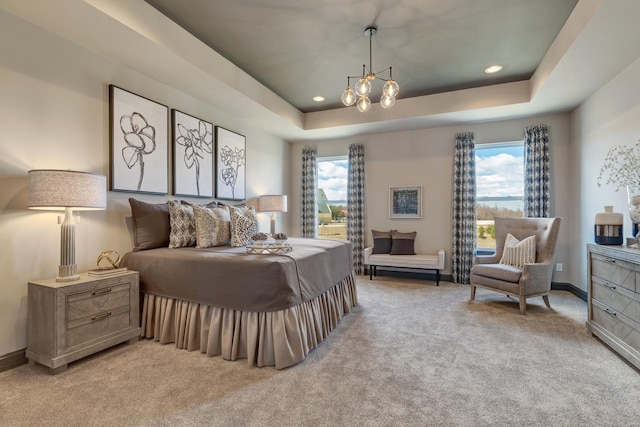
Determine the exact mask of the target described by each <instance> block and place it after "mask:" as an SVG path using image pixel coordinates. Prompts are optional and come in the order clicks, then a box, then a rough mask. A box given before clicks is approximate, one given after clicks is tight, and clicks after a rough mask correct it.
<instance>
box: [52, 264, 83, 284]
mask: <svg viewBox="0 0 640 427" xmlns="http://www.w3.org/2000/svg"><path fill="white" fill-rule="evenodd" d="M78 279H80V275H79V274H78V264H71V265H61V266H59V267H58V277H56V282H73V281H75V280H78Z"/></svg>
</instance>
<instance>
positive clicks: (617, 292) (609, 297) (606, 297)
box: [591, 277, 640, 324]
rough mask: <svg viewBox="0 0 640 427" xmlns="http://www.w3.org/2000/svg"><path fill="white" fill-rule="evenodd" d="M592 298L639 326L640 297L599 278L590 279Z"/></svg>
mask: <svg viewBox="0 0 640 427" xmlns="http://www.w3.org/2000/svg"><path fill="white" fill-rule="evenodd" d="M591 283H592V284H591V286H592V298H593V299H595V300H598V301H600V302H601V303H603V304H605V305H606V306H608V307H611V308H612V309H614V310H615V311H616V312H617V313H621V314H624V315H625V316H626V317H628V318H629V319H631V320H633V321H635V322H638V323H639V324H640V295H639V294H636V293H635V292H631V291H630V290H628V289H627V288H623V287H622V286H618V285H615V284H613V283H611V282H608V281H606V280H603V279H601V278H599V277H592V278H591Z"/></svg>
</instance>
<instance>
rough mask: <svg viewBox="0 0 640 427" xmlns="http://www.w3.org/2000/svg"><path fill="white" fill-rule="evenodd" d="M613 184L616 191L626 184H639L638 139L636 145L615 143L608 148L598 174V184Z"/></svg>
mask: <svg viewBox="0 0 640 427" xmlns="http://www.w3.org/2000/svg"><path fill="white" fill-rule="evenodd" d="M605 177H606V181H604V183H605V184H613V185H615V186H616V191H618V190H620V189H621V188H626V187H627V186H640V141H639V142H637V143H636V145H634V146H631V147H628V146H626V145H616V146H613V147H611V148H610V149H609V151H608V152H607V155H606V156H605V158H604V165H603V166H602V168H600V174H599V175H598V186H601V185H602V181H603V180H604V179H605Z"/></svg>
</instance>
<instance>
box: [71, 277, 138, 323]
mask: <svg viewBox="0 0 640 427" xmlns="http://www.w3.org/2000/svg"><path fill="white" fill-rule="evenodd" d="M129 288H130V286H129V283H120V284H117V283H116V284H108V285H107V286H101V287H99V288H96V289H93V290H90V291H85V292H79V293H74V294H69V295H68V296H67V322H72V321H74V320H76V319H80V318H82V317H86V316H91V315H93V314H96V313H102V312H106V311H109V310H112V309H115V308H118V307H123V306H125V307H126V306H129Z"/></svg>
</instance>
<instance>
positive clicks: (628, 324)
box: [592, 300, 640, 351]
mask: <svg viewBox="0 0 640 427" xmlns="http://www.w3.org/2000/svg"><path fill="white" fill-rule="evenodd" d="M592 302H593V309H592V321H593V322H595V323H597V324H599V325H600V326H602V327H603V328H604V329H606V330H607V331H609V332H610V333H611V334H612V335H614V336H615V337H617V338H619V339H620V340H622V341H623V342H624V343H626V344H627V345H628V346H630V347H632V348H633V349H634V350H636V351H640V323H637V322H634V321H633V320H631V319H629V318H628V317H626V316H625V315H623V314H621V313H618V312H617V311H615V310H614V309H612V308H611V307H607V306H606V305H604V304H602V303H601V302H600V301H597V300H592Z"/></svg>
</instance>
